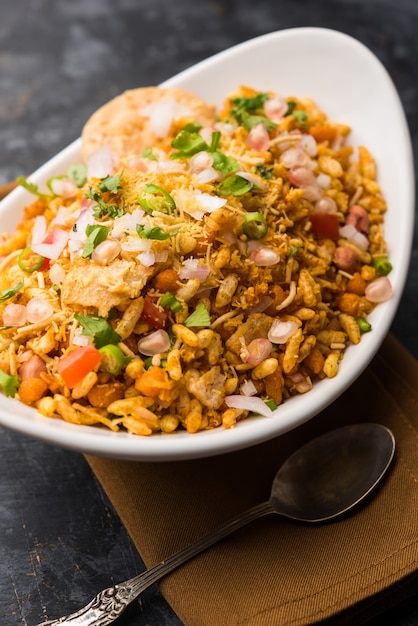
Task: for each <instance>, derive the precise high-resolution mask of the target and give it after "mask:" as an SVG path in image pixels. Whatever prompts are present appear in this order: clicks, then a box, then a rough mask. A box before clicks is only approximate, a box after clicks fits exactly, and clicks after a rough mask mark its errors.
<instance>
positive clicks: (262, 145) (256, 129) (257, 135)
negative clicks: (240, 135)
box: [247, 122, 270, 152]
mask: <svg viewBox="0 0 418 626" xmlns="http://www.w3.org/2000/svg"><path fill="white" fill-rule="evenodd" d="M247 145H248V146H249V147H250V148H252V149H253V150H257V152H264V151H265V150H268V149H269V148H270V137H269V134H268V132H267V129H266V127H265V125H264V124H263V123H262V122H261V123H260V124H256V125H255V126H253V127H252V129H251V130H250V132H249V133H248V137H247Z"/></svg>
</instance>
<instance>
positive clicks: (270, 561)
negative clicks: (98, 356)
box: [87, 335, 418, 626]
mask: <svg viewBox="0 0 418 626" xmlns="http://www.w3.org/2000/svg"><path fill="white" fill-rule="evenodd" d="M417 380H418V363H417V362H416V361H415V359H414V358H413V357H412V356H411V355H410V354H409V353H408V352H407V351H406V350H405V348H403V347H402V346H401V345H400V344H399V342H398V341H397V340H396V339H395V338H394V337H393V336H392V335H389V336H388V337H387V338H386V340H385V343H384V345H383V346H382V348H381V349H380V351H379V353H378V354H377V356H376V357H375V358H374V360H373V361H372V363H371V364H370V365H369V367H368V368H367V370H366V371H365V372H364V373H363V374H362V375H361V377H360V378H359V379H358V380H357V381H356V382H355V383H354V384H353V385H352V387H351V388H350V389H349V390H348V391H347V392H346V393H345V394H344V395H343V396H342V397H341V398H340V399H339V400H337V401H336V402H334V403H333V404H332V406H330V407H329V408H328V409H326V410H325V411H323V412H322V413H321V414H319V415H318V416H316V417H315V418H314V419H312V420H310V421H309V422H308V423H306V424H304V425H303V426H301V427H299V428H297V429H295V430H294V431H292V432H291V433H288V434H285V435H283V436H282V437H279V438H277V439H275V440H273V441H270V442H268V443H265V444H262V445H257V446H254V447H252V448H249V449H247V450H243V451H239V452H234V453H231V454H225V455H222V456H218V457H213V458H208V459H200V460H192V461H181V462H164V463H145V462H128V461H117V460H109V459H103V458H98V457H94V456H88V457H87V460H88V462H89V463H90V465H91V467H92V469H93V471H94V472H95V474H96V476H97V477H98V479H99V481H100V483H101V484H102V486H103V488H104V490H105V491H106V493H107V495H108V496H109V498H110V500H111V501H112V503H113V505H114V507H115V509H116V511H117V512H118V514H119V515H120V517H121V519H122V521H123V523H124V524H125V526H126V528H127V530H128V532H129V534H130V535H131V537H132V539H133V541H134V543H135V545H136V547H137V549H138V551H139V552H140V554H141V556H142V558H143V560H144V562H145V563H146V565H147V566H148V567H150V566H152V565H153V564H155V563H156V562H158V561H160V560H163V559H164V558H166V557H167V556H169V555H171V554H172V553H173V552H176V551H177V550H179V549H181V548H182V547H183V546H185V545H186V544H188V543H189V542H191V541H193V540H195V539H197V538H198V537H200V536H201V535H203V534H204V533H206V532H207V531H209V530H211V529H212V528H214V527H215V526H216V525H218V524H220V523H222V522H224V521H226V520H227V519H229V518H230V517H232V516H233V515H234V514H235V513H237V512H239V511H241V510H243V509H245V508H247V507H250V506H252V505H254V504H256V503H258V502H261V501H262V500H264V499H265V498H267V497H268V495H269V491H270V485H271V481H272V478H273V476H274V474H275V472H276V470H277V468H278V467H279V465H280V464H281V462H282V461H283V460H284V459H285V458H286V457H287V456H288V455H289V454H290V453H291V452H292V451H293V450H295V449H296V448H297V447H299V446H300V445H301V444H303V443H304V442H305V441H307V440H309V439H310V438H312V437H314V436H316V435H318V434H320V433H321V432H324V431H327V430H330V429H332V428H335V427H337V426H339V425H343V424H349V423H355V422H363V421H375V422H380V423H381V424H384V425H386V426H388V427H389V428H390V429H391V430H392V432H393V433H394V435H395V438H396V444H397V452H396V456H395V460H394V464H393V467H392V469H391V471H390V473H389V475H388V477H387V478H386V479H385V481H384V483H383V485H382V486H381V487H380V488H378V490H377V491H375V492H374V494H373V495H372V496H371V497H370V498H369V499H368V500H367V503H366V504H365V505H364V506H362V507H360V508H358V509H357V510H356V511H355V513H354V512H353V513H352V514H351V515H350V516H348V517H345V518H342V519H340V520H337V521H334V522H332V523H328V524H322V525H314V526H309V525H303V524H299V523H295V522H291V521H290V520H286V519H284V518H280V517H277V516H273V517H269V518H263V519H260V520H257V521H255V522H253V523H252V524H250V525H249V526H247V527H245V528H242V529H240V530H239V531H237V532H236V533H235V534H234V535H231V536H230V537H228V538H227V539H225V540H223V541H222V543H220V544H218V545H217V546H214V547H212V548H210V549H209V550H207V551H206V552H204V553H203V554H201V555H199V556H198V557H196V558H195V559H193V560H192V561H190V562H189V563H187V564H185V565H183V566H182V567H181V568H180V569H178V570H176V571H175V572H173V573H172V574H170V575H169V576H167V577H166V578H165V579H164V580H163V581H161V583H160V589H161V591H162V593H163V595H164V596H165V598H166V599H167V601H168V602H169V603H170V605H171V606H172V608H173V609H174V611H175V612H176V613H177V615H178V616H179V617H180V619H181V620H182V621H183V622H184V624H185V625H186V626H220V625H222V626H223V625H227V626H235V625H244V624H245V625H248V626H277V625H280V626H286V625H292V626H298V625H302V624H314V623H316V622H321V621H322V622H325V623H326V624H338V625H343V624H356V625H357V624H361V623H363V622H364V621H366V620H368V619H370V618H372V617H373V616H375V615H378V614H379V613H380V612H382V611H383V610H385V609H387V608H388V607H390V606H393V605H394V604H396V603H397V602H399V601H401V600H402V599H404V598H406V597H408V595H410V594H413V593H416V589H417V588H418V587H417V584H416V583H417V582H418V574H416V573H415V572H416V570H417V565H418V515H417V509H418V393H417V391H416V383H417Z"/></svg>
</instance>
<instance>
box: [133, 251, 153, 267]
mask: <svg viewBox="0 0 418 626" xmlns="http://www.w3.org/2000/svg"><path fill="white" fill-rule="evenodd" d="M137 259H138V261H139V262H140V263H142V265H145V267H152V266H153V265H154V264H155V254H154V252H153V251H152V250H150V251H149V252H141V254H138V256H137Z"/></svg>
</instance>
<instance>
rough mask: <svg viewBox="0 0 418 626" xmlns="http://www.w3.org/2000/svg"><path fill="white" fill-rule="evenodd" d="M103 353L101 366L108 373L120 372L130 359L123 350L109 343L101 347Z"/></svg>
mask: <svg viewBox="0 0 418 626" xmlns="http://www.w3.org/2000/svg"><path fill="white" fill-rule="evenodd" d="M99 352H100V354H101V355H102V360H101V363H100V367H101V369H102V370H104V371H105V372H107V373H108V374H119V372H120V371H121V370H123V368H124V367H125V365H126V363H127V362H128V361H129V357H126V356H125V355H124V354H123V352H122V350H121V349H120V348H118V346H115V345H113V344H111V343H110V344H108V345H107V346H103V348H100V349H99Z"/></svg>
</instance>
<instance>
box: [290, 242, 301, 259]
mask: <svg viewBox="0 0 418 626" xmlns="http://www.w3.org/2000/svg"><path fill="white" fill-rule="evenodd" d="M299 248H300V245H299V244H298V243H297V244H296V245H295V246H293V248H292V249H291V251H290V252H289V256H295V254H296V252H297V251H298V250H299Z"/></svg>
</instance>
